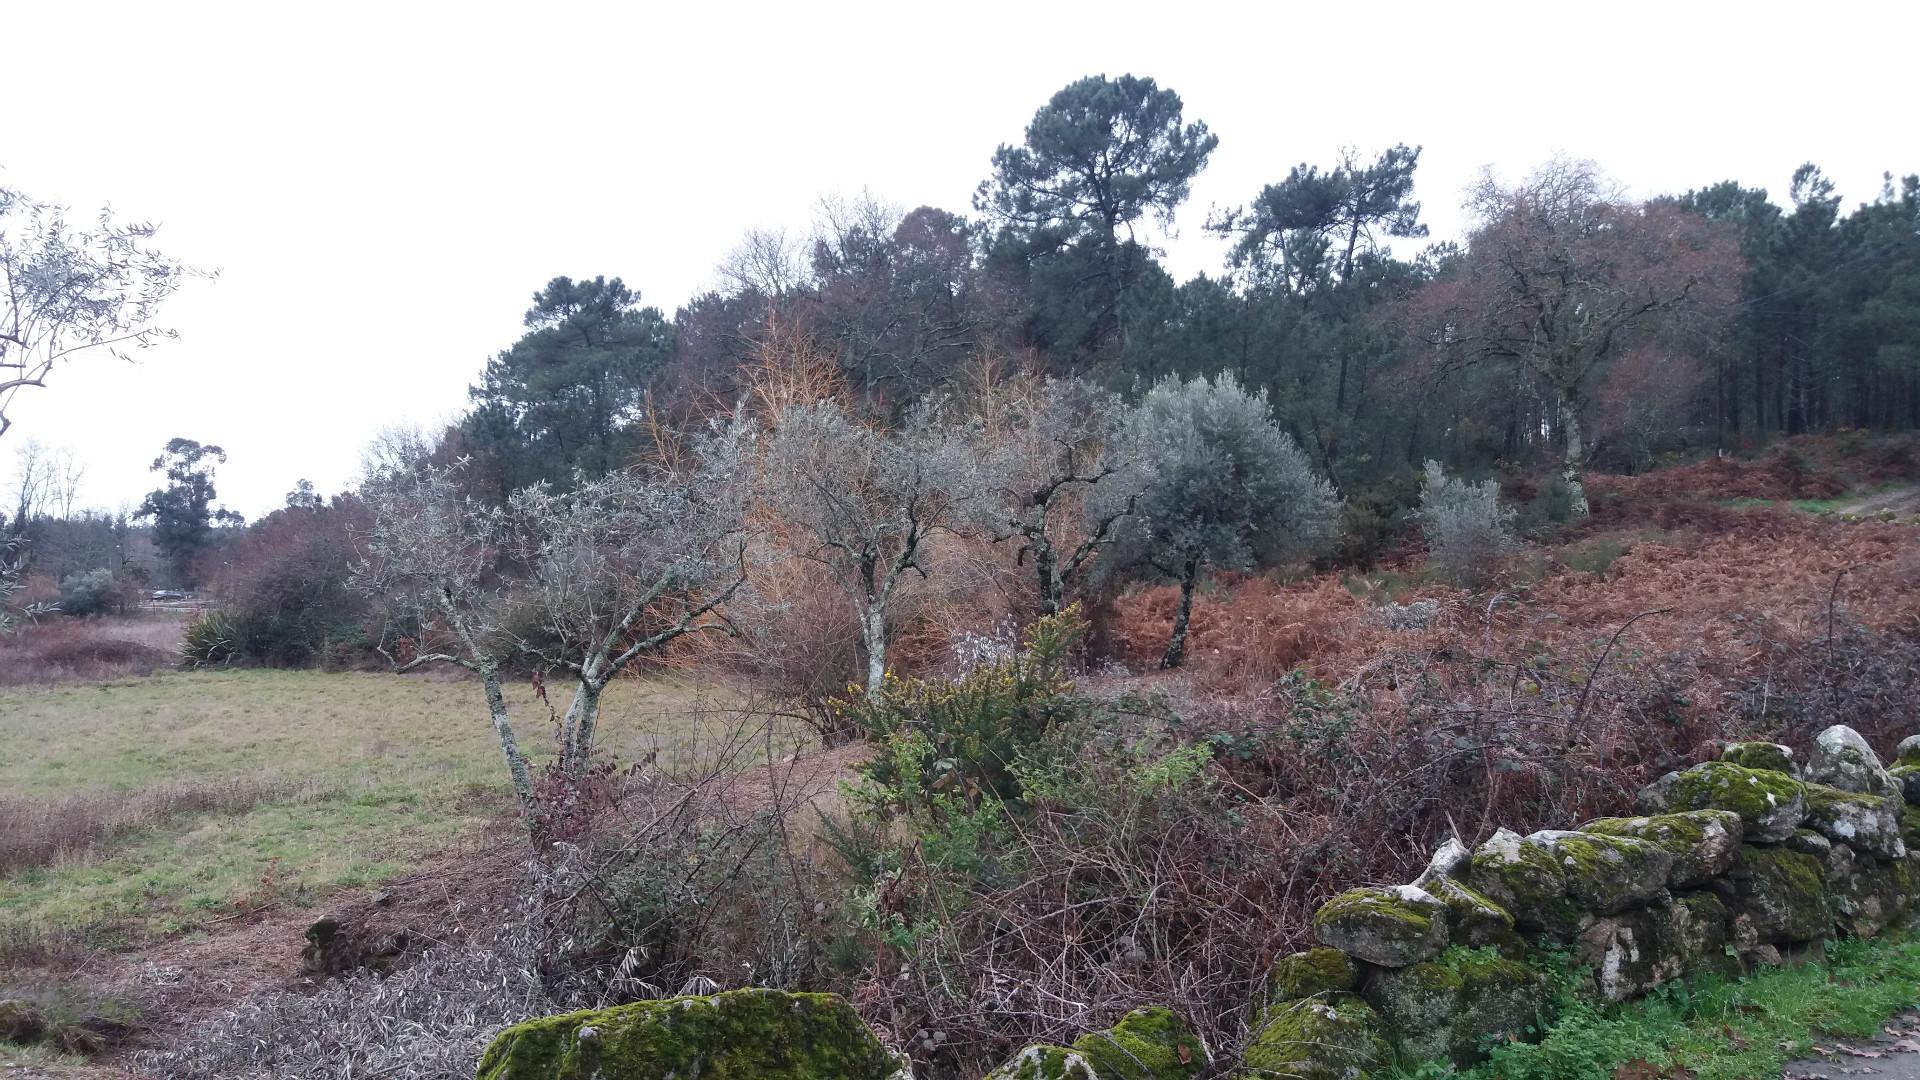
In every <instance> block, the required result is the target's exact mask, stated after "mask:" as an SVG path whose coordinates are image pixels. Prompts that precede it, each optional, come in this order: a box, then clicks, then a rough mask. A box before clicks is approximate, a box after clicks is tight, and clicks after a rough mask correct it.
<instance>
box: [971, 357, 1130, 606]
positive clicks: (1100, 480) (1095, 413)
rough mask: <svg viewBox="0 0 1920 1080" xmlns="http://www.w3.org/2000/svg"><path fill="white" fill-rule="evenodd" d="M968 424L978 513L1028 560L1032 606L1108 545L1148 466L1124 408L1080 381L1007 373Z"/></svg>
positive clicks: (1057, 597)
mask: <svg viewBox="0 0 1920 1080" xmlns="http://www.w3.org/2000/svg"><path fill="white" fill-rule="evenodd" d="M982 411H983V420H982V423H981V424H980V427H979V429H978V432H977V435H978V438H979V450H978V454H979V458H980V463H981V477H982V483H981V485H980V496H981V498H980V501H979V507H978V512H979V515H980V517H981V519H982V520H983V522H984V524H985V525H986V527H987V528H988V529H990V530H991V531H992V532H993V534H994V536H995V537H996V538H997V539H1001V540H1011V539H1018V540H1019V541H1020V544H1021V548H1020V555H1019V558H1020V561H1021V562H1022V563H1023V564H1024V563H1025V561H1026V560H1027V559H1028V558H1031V559H1032V560H1033V572H1034V575H1035V576H1036V577H1037V578H1038V583H1039V589H1040V593H1039V595H1040V612H1041V614H1043V615H1057V614H1059V612H1060V608H1061V605H1062V603H1063V602H1064V600H1065V597H1066V595H1067V592H1068V590H1069V588H1071V587H1072V585H1073V583H1074V582H1075V581H1076V579H1077V578H1078V577H1079V576H1080V575H1081V573H1082V571H1084V570H1085V569H1086V568H1087V565H1088V564H1089V563H1090V562H1091V561H1092V560H1093V559H1095V558H1096V557H1097V556H1098V555H1099V554H1100V552H1101V551H1102V550H1103V549H1105V548H1107V547H1109V546H1111V545H1112V544H1114V543H1115V542H1117V541H1118V540H1119V538H1120V531H1121V527H1122V524H1123V522H1125V520H1126V518H1127V516H1128V515H1129V514H1131V513H1132V512H1133V508H1134V504H1135V503H1136V502H1137V501H1138V499H1139V498H1140V495H1141V492H1142V490H1143V488H1144V485H1145V483H1146V480H1147V477H1148V472H1147V467H1146V465H1147V463H1146V461H1145V455H1144V454H1143V453H1142V452H1141V451H1140V449H1139V445H1138V443H1137V442H1135V440H1134V439H1133V438H1132V437H1131V436H1132V431H1131V416H1132V411H1131V410H1130V409H1129V408H1128V406H1127V405H1126V403H1125V402H1124V401H1122V400H1121V399H1120V397H1119V396H1118V395H1116V394H1111V393H1108V392H1106V391H1104V390H1100V389H1099V388H1097V387H1095V386H1093V385H1091V384H1089V383H1087V382H1085V381H1083V380H1080V379H1051V378H1048V379H1025V378H1023V379H1015V380H1013V381H1011V382H1009V383H1006V384H1003V385H1001V386H998V387H995V388H994V389H993V390H992V392H991V396H990V398H989V400H988V402H987V404H986V407H985V408H984V409H983V410H982Z"/></svg>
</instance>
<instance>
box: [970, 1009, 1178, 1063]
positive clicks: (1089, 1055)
mask: <svg viewBox="0 0 1920 1080" xmlns="http://www.w3.org/2000/svg"><path fill="white" fill-rule="evenodd" d="M1210 1062H1211V1059H1210V1057H1209V1055H1208V1053H1207V1046H1206V1043H1204V1042H1202V1041H1201V1039H1200V1037H1199V1036H1198V1035H1195V1034H1194V1033H1193V1030H1192V1029H1191V1028H1189V1027H1188V1026H1187V1025H1186V1022H1185V1021H1183V1020H1181V1019H1180V1018H1179V1017H1178V1016H1176V1015H1174V1012H1173V1010H1172V1009H1168V1008H1164V1007H1162V1006H1152V1007H1149V1008H1145V1009H1135V1010H1134V1011H1132V1012H1130V1013H1128V1014H1127V1015H1126V1016H1125V1017H1124V1018H1122V1019H1121V1021H1120V1022H1119V1023H1117V1024H1115V1025H1113V1026H1112V1027H1111V1028H1108V1029H1107V1030H1105V1031H1095V1032H1089V1033H1088V1034H1086V1035H1082V1036H1080V1037H1079V1038H1078V1039H1075V1040H1074V1041H1073V1045H1072V1046H1045V1045H1040V1046H1029V1047H1027V1048H1026V1049H1025V1050H1022V1051H1020V1053H1018V1054H1016V1055H1015V1056H1014V1058H1013V1060H1012V1061H1009V1062H1007V1063H1006V1064H1005V1065H1002V1066H1000V1067H999V1068H998V1069H995V1070H994V1071H993V1072H991V1073H989V1074H988V1075H987V1080H1186V1078H1188V1077H1193V1076H1198V1075H1200V1073H1201V1072H1202V1071H1204V1070H1205V1069H1206V1068H1207V1066H1208V1065H1209V1064H1210Z"/></svg>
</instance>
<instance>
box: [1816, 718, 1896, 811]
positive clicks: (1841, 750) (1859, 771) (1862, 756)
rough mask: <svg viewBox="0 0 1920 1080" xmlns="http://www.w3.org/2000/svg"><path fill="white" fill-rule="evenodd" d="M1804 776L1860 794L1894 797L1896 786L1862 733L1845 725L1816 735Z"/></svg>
mask: <svg viewBox="0 0 1920 1080" xmlns="http://www.w3.org/2000/svg"><path fill="white" fill-rule="evenodd" d="M1805 776H1806V778H1807V779H1808V780H1811V781H1813V782H1814V783H1817V784H1825V785H1827V786H1828V787H1836V788H1839V789H1840V790H1841V791H1851V792H1853V793H1855V794H1858V795H1894V794H1898V792H1899V785H1898V784H1896V783H1894V780H1893V778H1892V777H1890V776H1888V775H1887V770H1886V769H1885V768H1884V767H1883V766H1882V765H1881V764H1880V758H1879V757H1878V755H1876V754H1874V752H1873V747H1871V746H1868V745H1867V740H1865V739H1863V738H1861V737H1860V733H1859V732H1857V731H1855V730H1853V729H1852V728H1850V727H1848V726H1847V725H1845V724H1835V725H1833V726H1832V727H1830V728H1828V729H1826V730H1825V731H1822V732H1821V733H1820V734H1818V735H1816V736H1814V739H1813V751H1812V752H1811V753H1809V754H1808V755H1807V768H1806V772H1805Z"/></svg>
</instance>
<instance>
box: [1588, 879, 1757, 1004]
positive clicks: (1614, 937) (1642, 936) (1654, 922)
mask: <svg viewBox="0 0 1920 1080" xmlns="http://www.w3.org/2000/svg"><path fill="white" fill-rule="evenodd" d="M1727 937H1728V917H1727V909H1726V906H1725V905H1723V904H1722V903H1721V902H1720V899H1719V898H1718V897H1716V896H1715V895H1713V894H1712V893H1709V892H1692V893H1680V894H1677V895H1675V896H1674V897H1673V898H1672V900H1671V901H1670V902H1669V903H1667V904H1664V905H1661V906H1658V907H1648V908H1639V909H1637V910H1634V911H1626V912H1621V913H1619V914H1616V915H1610V916H1607V917H1606V918H1603V919H1598V920H1596V921H1595V922H1594V924H1593V925H1592V926H1589V927H1587V929H1586V930H1585V931H1583V932H1582V933H1581V934H1580V939H1579V941H1578V943H1577V954H1578V955H1579V957H1580V959H1581V961H1582V962H1584V963H1585V964H1587V965H1588V966H1590V967H1591V968H1592V969H1593V981H1594V989H1595V990H1596V991H1598V993H1599V995H1600V997H1601V998H1602V999H1604V1000H1606V1001H1625V1000H1626V999H1628V998H1632V997H1638V996H1640V995H1642V994H1645V993H1648V992H1649V991H1651V990H1653V989H1654V988H1655V987H1657V986H1659V985H1661V984H1662V983H1667V982H1671V981H1673V980H1675V979H1679V978H1684V977H1686V976H1688V975H1692V974H1695V973H1698V972H1703V971H1716V970H1724V969H1725V968H1726V967H1727V965H1728V960H1729V958H1728V957H1727V955H1726V944H1727Z"/></svg>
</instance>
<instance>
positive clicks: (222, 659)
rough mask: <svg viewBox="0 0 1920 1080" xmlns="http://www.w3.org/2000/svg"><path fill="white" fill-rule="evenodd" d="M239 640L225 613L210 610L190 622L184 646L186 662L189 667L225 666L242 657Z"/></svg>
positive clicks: (183, 651) (184, 659)
mask: <svg viewBox="0 0 1920 1080" xmlns="http://www.w3.org/2000/svg"><path fill="white" fill-rule="evenodd" d="M237 640H238V634H237V633H236V631H235V630H234V626H233V621H232V620H231V619H229V618H227V615H226V613H225V612H223V611H218V610H215V611H209V612H207V613H206V614H205V615H202V616H200V617H199V618H198V619H195V620H194V621H193V622H192V623H190V624H188V626H187V637H186V643H185V644H184V645H182V646H181V655H182V658H183V662H184V663H185V665H186V666H187V667H190V668H202V667H226V666H227V665H228V664H231V663H233V662H234V660H236V659H238V657H239V649H238V646H237V644H236V643H237Z"/></svg>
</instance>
